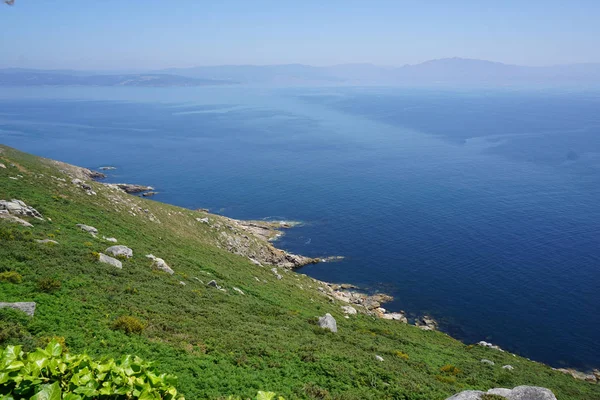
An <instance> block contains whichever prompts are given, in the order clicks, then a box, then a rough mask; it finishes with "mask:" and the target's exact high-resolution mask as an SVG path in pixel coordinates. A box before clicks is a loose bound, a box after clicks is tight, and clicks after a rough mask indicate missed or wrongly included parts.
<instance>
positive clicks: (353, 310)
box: [342, 306, 357, 315]
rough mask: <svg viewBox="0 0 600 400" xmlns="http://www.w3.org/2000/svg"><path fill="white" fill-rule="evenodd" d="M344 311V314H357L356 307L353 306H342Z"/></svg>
mask: <svg viewBox="0 0 600 400" xmlns="http://www.w3.org/2000/svg"><path fill="white" fill-rule="evenodd" d="M342 311H343V312H344V314H348V315H356V314H357V311H356V308H354V307H352V306H342Z"/></svg>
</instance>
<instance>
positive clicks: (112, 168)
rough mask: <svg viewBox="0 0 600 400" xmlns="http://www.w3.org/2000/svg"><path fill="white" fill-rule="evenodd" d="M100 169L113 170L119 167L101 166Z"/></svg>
mask: <svg viewBox="0 0 600 400" xmlns="http://www.w3.org/2000/svg"><path fill="white" fill-rule="evenodd" d="M98 169H99V170H100V171H113V170H115V169H117V168H115V167H100V168H98Z"/></svg>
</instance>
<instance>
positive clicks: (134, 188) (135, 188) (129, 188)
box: [115, 183, 154, 193]
mask: <svg viewBox="0 0 600 400" xmlns="http://www.w3.org/2000/svg"><path fill="white" fill-rule="evenodd" d="M115 186H117V187H118V188H119V189H121V190H123V191H125V192H126V193H142V192H147V191H150V190H154V188H153V187H152V186H143V185H132V184H129V183H115Z"/></svg>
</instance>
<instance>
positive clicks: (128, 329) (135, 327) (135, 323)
mask: <svg viewBox="0 0 600 400" xmlns="http://www.w3.org/2000/svg"><path fill="white" fill-rule="evenodd" d="M145 327H146V325H145V324H144V323H143V322H142V321H140V320H139V319H137V318H136V317H132V316H129V315H124V316H122V317H119V318H117V319H116V320H115V321H114V322H113V323H112V329H114V330H116V331H123V332H125V333H126V334H131V333H137V334H140V333H142V331H143V330H144V328H145Z"/></svg>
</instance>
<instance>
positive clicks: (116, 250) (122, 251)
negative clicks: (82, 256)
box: [105, 245, 133, 258]
mask: <svg viewBox="0 0 600 400" xmlns="http://www.w3.org/2000/svg"><path fill="white" fill-rule="evenodd" d="M105 252H107V253H108V254H111V255H113V256H114V257H119V256H121V257H127V258H131V257H133V250H131V249H130V248H129V247H127V246H123V245H117V246H111V247H109V248H108V249H106V250H105Z"/></svg>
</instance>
